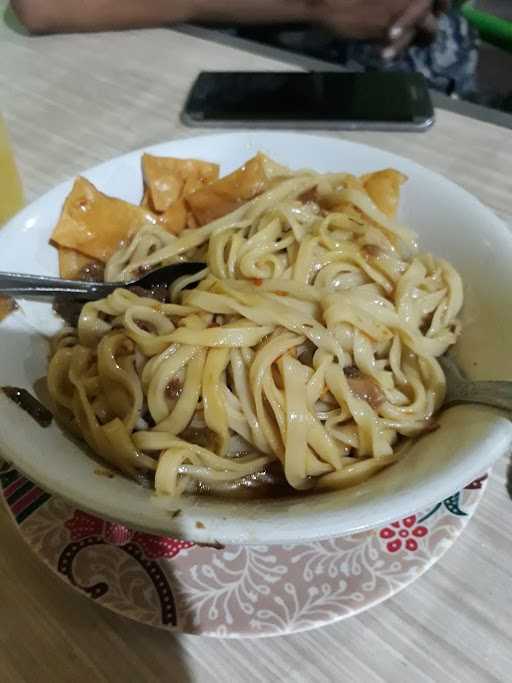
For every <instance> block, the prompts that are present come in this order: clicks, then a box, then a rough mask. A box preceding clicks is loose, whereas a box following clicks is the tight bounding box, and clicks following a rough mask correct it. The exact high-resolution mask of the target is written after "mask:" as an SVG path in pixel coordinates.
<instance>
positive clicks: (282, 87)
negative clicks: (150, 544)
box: [185, 71, 433, 124]
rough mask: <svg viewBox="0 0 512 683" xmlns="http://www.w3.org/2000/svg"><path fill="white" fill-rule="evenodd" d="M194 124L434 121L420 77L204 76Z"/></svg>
mask: <svg viewBox="0 0 512 683" xmlns="http://www.w3.org/2000/svg"><path fill="white" fill-rule="evenodd" d="M185 111H186V113H187V115H188V116H189V117H190V118H191V119H193V120H196V121H203V122H206V121H219V120H220V121H252V122H258V121H260V122H262V121H281V122H284V121H297V122H300V121H317V122H322V121H341V122H343V121H360V122H381V123H404V124H405V123H415V122H421V121H425V120H427V119H430V118H431V117H433V109H432V104H431V102H430V96H429V93H428V89H427V87H426V82H425V79H424V78H423V76H421V74H415V73H414V74H404V73H377V72H375V73H374V72H372V73H344V72H332V71H324V72H312V73H301V72H292V73H288V72H283V73H280V72H253V73H248V72H203V73H201V74H200V75H199V76H198V78H197V80H196V82H195V84H194V86H193V88H192V91H191V93H190V95H189V98H188V101H187V105H186V109H185Z"/></svg>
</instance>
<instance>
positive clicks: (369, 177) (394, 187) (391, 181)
mask: <svg viewBox="0 0 512 683" xmlns="http://www.w3.org/2000/svg"><path fill="white" fill-rule="evenodd" d="M406 180H407V176H405V175H403V174H402V173H400V172H399V171H395V169H393V168H386V169H384V170H383V171H376V172H375V173H368V174H366V175H363V176H361V181H362V182H363V185H364V188H365V190H366V191H367V192H368V194H369V195H370V197H371V198H372V199H373V201H374V202H375V204H376V205H377V206H378V208H379V209H380V210H381V211H382V212H383V213H385V214H386V216H389V217H390V218H394V217H395V215H396V212H397V209H398V202H399V200H400V186H401V185H402V184H403V183H404V182H405V181H406Z"/></svg>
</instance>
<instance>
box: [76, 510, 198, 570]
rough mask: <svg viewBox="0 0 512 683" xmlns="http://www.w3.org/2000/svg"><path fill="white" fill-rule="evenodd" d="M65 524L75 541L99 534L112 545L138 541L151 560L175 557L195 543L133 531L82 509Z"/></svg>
mask: <svg viewBox="0 0 512 683" xmlns="http://www.w3.org/2000/svg"><path fill="white" fill-rule="evenodd" d="M65 526H66V528H67V529H68V530H69V531H70V532H71V540H73V541H80V540H82V539H84V538H88V537H89V536H98V537H100V538H101V539H102V540H103V541H105V543H109V544H110V545H118V546H123V545H126V544H127V543H129V542H131V543H136V544H137V545H138V546H139V547H140V548H141V549H142V550H143V552H144V555H145V556H146V557H147V558H148V559H149V560H159V559H161V558H164V557H165V558H171V557H175V556H176V555H177V554H178V553H179V552H180V551H182V550H185V548H191V547H192V546H193V545H194V544H193V543H192V542H191V541H181V540H179V539H177V538H166V537H165V536H153V535H152V534H145V533H142V532H140V531H132V530H131V529H128V528H127V527H125V526H123V525H122V524H116V523H114V522H105V521H103V520H101V519H100V518H99V517H95V516H94V515H90V514H88V513H87V512H81V511H80V510H75V513H74V515H73V517H72V518H71V519H69V520H68V521H67V522H66V523H65Z"/></svg>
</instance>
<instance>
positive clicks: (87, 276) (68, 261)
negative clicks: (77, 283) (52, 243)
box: [59, 247, 103, 281]
mask: <svg viewBox="0 0 512 683" xmlns="http://www.w3.org/2000/svg"><path fill="white" fill-rule="evenodd" d="M59 275H60V276H61V278H64V280H95V281H101V280H103V263H101V261H97V260H96V259H93V258H91V257H90V256H84V255H83V254H81V253H80V252H78V251H75V250H74V249H68V248H67V247H59Z"/></svg>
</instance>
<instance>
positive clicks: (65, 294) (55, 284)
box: [0, 272, 115, 299]
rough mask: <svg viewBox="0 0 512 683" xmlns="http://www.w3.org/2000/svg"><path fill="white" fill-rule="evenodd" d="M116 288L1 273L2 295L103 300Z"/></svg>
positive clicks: (0, 291) (79, 281) (101, 284)
mask: <svg viewBox="0 0 512 683" xmlns="http://www.w3.org/2000/svg"><path fill="white" fill-rule="evenodd" d="M114 287H115V286H113V285H112V284H103V283H101V282H85V281H83V280H62V279H61V278H54V277H46V276H44V275H25V274H23V273H2V272H0V294H9V295H19V294H25V295H29V296H53V295H55V294H58V295H59V296H61V297H62V298H65V299H101V298H102V297H104V296H107V294H110V292H112V290H113V289H114Z"/></svg>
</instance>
